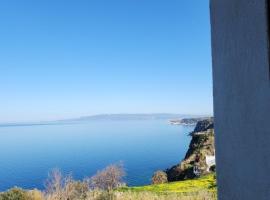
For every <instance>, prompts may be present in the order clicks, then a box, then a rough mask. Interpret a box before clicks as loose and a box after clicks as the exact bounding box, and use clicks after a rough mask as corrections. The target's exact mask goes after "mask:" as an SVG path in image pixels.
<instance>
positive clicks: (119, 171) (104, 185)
mask: <svg viewBox="0 0 270 200" xmlns="http://www.w3.org/2000/svg"><path fill="white" fill-rule="evenodd" d="M124 176H125V170H124V168H123V165H122V164H121V163H120V164H112V165H109V166H108V167H106V168H105V169H103V170H101V171H98V172H97V174H96V175H95V176H93V177H92V178H90V180H89V185H90V187H91V188H93V189H99V190H106V191H112V190H113V189H115V188H118V187H121V186H123V185H124V182H123V178H124Z"/></svg>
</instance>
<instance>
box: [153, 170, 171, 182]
mask: <svg viewBox="0 0 270 200" xmlns="http://www.w3.org/2000/svg"><path fill="white" fill-rule="evenodd" d="M167 182H168V178H167V174H166V173H165V172H163V171H157V172H155V174H154V175H153V177H152V184H154V185H156V184H162V183H167Z"/></svg>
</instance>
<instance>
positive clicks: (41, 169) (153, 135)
mask: <svg viewBox="0 0 270 200" xmlns="http://www.w3.org/2000/svg"><path fill="white" fill-rule="evenodd" d="M193 128H194V127H192V126H172V125H170V124H169V123H168V121H167V120H161V119H156V120H149V119H148V120H120V119H119V120H90V121H80V122H76V123H70V124H69V123H64V124H61V123H60V124H53V125H46V124H43V125H33V126H31V125H28V126H2V127H0V137H1V140H0V157H1V163H0V191H3V190H6V189H8V188H11V187H13V186H19V187H23V188H26V189H31V188H39V189H43V188H44V182H45V180H46V177H47V174H48V172H49V170H50V169H53V168H60V169H61V170H62V171H63V172H64V173H65V174H68V173H72V175H73V177H74V178H75V179H83V178H84V177H87V176H91V175H93V174H95V173H96V171H97V170H99V169H102V168H104V167H105V166H107V165H109V164H111V163H115V162H118V161H122V162H123V163H124V166H125V168H126V171H127V177H126V182H127V183H128V185H130V186H135V185H144V184H149V183H150V180H151V176H152V174H153V173H154V171H156V170H159V169H166V168H168V167H171V166H172V165H174V164H177V163H178V162H179V161H180V160H181V159H183V157H184V155H185V153H186V151H187V148H188V144H189V141H190V137H189V136H188V133H189V132H191V131H192V130H193Z"/></svg>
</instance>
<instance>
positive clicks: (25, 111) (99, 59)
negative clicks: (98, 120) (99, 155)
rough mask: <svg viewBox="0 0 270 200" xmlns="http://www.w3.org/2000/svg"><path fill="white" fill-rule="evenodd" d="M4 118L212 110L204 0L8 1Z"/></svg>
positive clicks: (1, 11)
mask: <svg viewBox="0 0 270 200" xmlns="http://www.w3.org/2000/svg"><path fill="white" fill-rule="evenodd" d="M0 18H1V20H0V27H1V29H0V44H1V45H0V69H1V70H0V76H1V77H0V122H8V121H37V120H50V119H59V118H70V117H79V116H85V115H93V114H102V113H161V112H166V113H185V114H212V77H211V48H210V22H209V5H208V1H207V0H199V1H198V0H168V1H161V0H113V1H112V0H106V1H104V0H73V1H71V0H46V1H37V0H32V1H29V0H23V1H21V0H3V1H1V2H0Z"/></svg>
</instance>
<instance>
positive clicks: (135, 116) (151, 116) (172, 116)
mask: <svg viewBox="0 0 270 200" xmlns="http://www.w3.org/2000/svg"><path fill="white" fill-rule="evenodd" d="M191 116H192V115H183V114H169V113H158V114H104V115H93V116H85V117H80V118H78V119H73V120H80V121H88V120H150V119H153V120H154V119H165V120H169V119H175V118H177V119H178V118H184V117H191Z"/></svg>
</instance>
